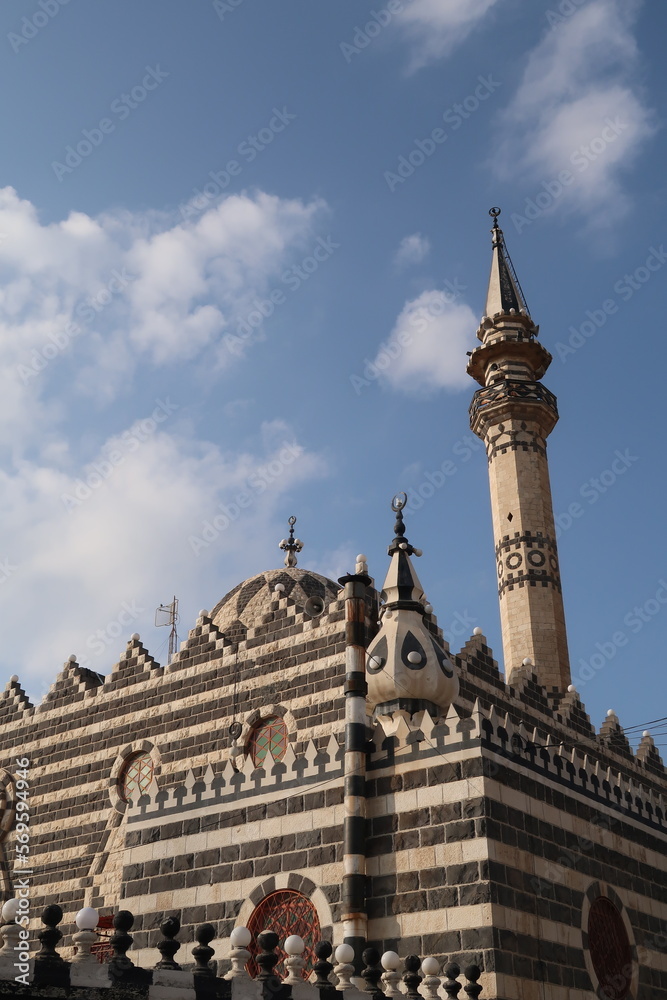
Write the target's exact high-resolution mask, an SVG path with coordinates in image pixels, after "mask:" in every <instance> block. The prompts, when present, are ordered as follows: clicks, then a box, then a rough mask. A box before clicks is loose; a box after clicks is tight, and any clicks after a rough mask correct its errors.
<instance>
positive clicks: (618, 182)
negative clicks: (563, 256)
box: [494, 0, 655, 224]
mask: <svg viewBox="0 0 667 1000" xmlns="http://www.w3.org/2000/svg"><path fill="white" fill-rule="evenodd" d="M639 6H640V4H639V2H635V0H590V2H589V3H588V4H586V6H584V7H582V8H581V9H580V10H579V11H578V12H577V13H575V14H573V15H572V16H570V17H569V18H565V19H562V21H561V22H559V23H557V24H556V25H555V26H554V27H553V28H552V29H551V30H550V31H549V32H548V33H547V34H546V35H545V37H544V38H543V39H542V41H541V42H540V43H539V45H538V46H537V48H536V49H535V50H534V51H533V52H532V53H531V55H530V57H529V59H528V63H527V66H526V69H525V72H524V75H523V79H522V81H521V83H520V84H519V87H518V89H517V91H516V93H515V95H514V97H513V99H512V101H511V103H510V105H509V107H508V108H507V110H506V112H505V114H504V115H503V118H502V122H501V129H502V135H503V141H502V143H501V145H500V147H499V149H498V150H497V151H496V152H497V155H495V156H494V163H495V165H496V168H497V170H498V171H499V173H500V174H501V175H502V176H503V177H506V178H507V177H510V176H515V175H516V172H517V168H518V169H519V171H520V172H522V173H523V174H524V176H526V178H529V179H530V180H531V181H532V182H534V183H535V184H536V188H535V192H531V194H533V200H535V198H536V196H537V194H539V196H540V197H539V199H538V200H537V203H538V205H540V207H542V208H543V210H544V211H552V210H556V209H563V208H565V209H568V210H570V211H572V210H576V211H579V212H582V213H583V214H585V215H586V216H588V218H589V220H590V221H591V222H592V223H593V224H597V223H600V222H601V221H602V219H603V217H605V216H606V215H607V213H608V207H609V203H610V201H612V200H613V201H614V217H615V218H618V215H619V212H621V211H623V210H624V209H626V210H627V208H628V207H629V202H628V200H627V197H626V195H625V193H624V191H623V187H622V180H623V172H624V171H626V170H627V169H628V168H629V167H631V166H632V163H633V161H634V160H635V159H636V157H637V156H638V154H639V153H640V151H641V148H642V145H643V143H644V142H645V140H646V139H647V138H649V137H650V136H651V135H652V134H653V132H654V131H655V126H654V122H653V117H652V113H651V111H650V109H649V108H647V107H646V105H645V104H644V103H643V100H642V95H641V93H640V92H639V90H638V88H637V87H636V86H635V85H633V82H632V79H631V77H632V72H633V70H634V68H635V67H636V64H637V57H638V52H637V43H636V39H635V37H634V35H633V25H634V20H635V17H636V14H637V10H638V8H639ZM562 171H565V172H567V174H568V175H569V177H570V178H571V179H570V180H568V181H567V182H566V183H565V184H560V185H559V184H557V183H556V182H555V179H556V178H557V177H558V175H559V174H560V173H561V172H562Z"/></svg>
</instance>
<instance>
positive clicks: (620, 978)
mask: <svg viewBox="0 0 667 1000" xmlns="http://www.w3.org/2000/svg"><path fill="white" fill-rule="evenodd" d="M588 948H589V951H590V956H591V962H592V963H593V968H594V969H595V974H596V976H597V977H598V981H599V995H600V996H605V997H608V998H609V1000H626V997H627V996H628V994H629V992H630V986H631V983H632V971H633V962H632V946H631V945H630V940H629V938H628V932H627V931H626V929H625V924H624V923H623V917H622V916H621V914H620V913H619V911H618V910H617V908H616V907H615V906H614V904H613V902H612V901H611V899H609V898H608V897H607V896H598V898H597V899H596V900H595V902H594V903H593V904H592V906H591V909H590V913H589V915H588Z"/></svg>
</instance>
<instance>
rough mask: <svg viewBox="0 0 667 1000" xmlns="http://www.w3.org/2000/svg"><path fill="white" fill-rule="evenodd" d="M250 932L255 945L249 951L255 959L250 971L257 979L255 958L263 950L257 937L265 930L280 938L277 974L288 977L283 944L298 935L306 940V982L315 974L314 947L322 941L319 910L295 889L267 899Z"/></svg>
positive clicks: (258, 909) (256, 911)
mask: <svg viewBox="0 0 667 1000" xmlns="http://www.w3.org/2000/svg"><path fill="white" fill-rule="evenodd" d="M248 930H249V931H250V933H251V934H252V942H251V943H250V945H249V946H248V950H249V951H250V954H251V955H252V958H251V959H250V961H249V962H248V972H249V973H250V975H251V976H252V977H253V978H254V977H255V976H256V975H257V973H258V972H259V971H260V970H259V966H258V965H257V961H256V955H257V953H258V952H259V951H260V950H261V949H260V947H259V945H258V943H257V938H258V936H259V935H260V934H261V933H262V931H273V932H274V934H277V935H278V940H279V944H278V947H277V949H276V950H277V952H278V954H279V955H280V962H279V963H278V965H276V968H275V971H276V974H277V975H278V976H281V977H282V976H284V974H285V971H286V970H285V965H284V962H285V957H286V955H285V952H284V951H283V948H282V946H283V944H284V943H285V939H286V938H288V937H289V936H290V934H298V935H299V937H300V938H303V940H304V943H305V945H306V947H305V948H304V952H303V955H302V956H301V957H302V959H303V960H304V962H305V966H304V969H303V978H304V979H307V978H308V976H309V975H310V973H311V972H312V971H313V965H314V963H315V945H316V944H318V943H319V941H320V921H319V920H318V917H317V911H316V909H315V907H314V906H313V904H312V903H311V901H310V900H309V899H307V898H306V896H303V895H302V894H301V893H300V892H295V891H294V889H280V890H278V892H272V893H270V895H268V896H265V897H264V899H263V900H262V902H261V903H260V904H259V905H258V906H257V907H256V908H255V909H254V910H253V912H252V914H251V916H250V920H249V921H248Z"/></svg>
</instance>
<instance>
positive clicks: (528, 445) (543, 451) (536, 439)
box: [486, 421, 547, 464]
mask: <svg viewBox="0 0 667 1000" xmlns="http://www.w3.org/2000/svg"><path fill="white" fill-rule="evenodd" d="M512 451H532V452H535V453H536V454H537V455H541V456H542V457H543V458H546V455H547V442H546V440H545V438H544V435H543V434H542V433H541V432H540V431H539V430H535V429H532V428H530V427H529V426H528V424H526V422H525V421H522V422H521V423H520V424H519V426H518V427H506V426H505V425H504V424H497V425H496V426H495V429H494V430H493V431H489V432H488V434H487V435H486V457H487V460H488V462H489V464H491V462H492V461H493V459H494V458H495V457H496V456H497V455H506V454H507V453H508V452H512Z"/></svg>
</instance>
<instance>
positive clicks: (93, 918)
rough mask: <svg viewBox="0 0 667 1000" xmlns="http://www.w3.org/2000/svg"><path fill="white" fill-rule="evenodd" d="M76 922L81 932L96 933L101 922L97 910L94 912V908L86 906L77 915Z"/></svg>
mask: <svg viewBox="0 0 667 1000" xmlns="http://www.w3.org/2000/svg"><path fill="white" fill-rule="evenodd" d="M75 920H76V926H77V927H78V928H79V930H80V931H94V930H95V928H96V927H97V924H98V922H99V916H98V913H97V910H94V909H93V907H92V906H84V907H83V909H82V910H79V912H78V913H77V915H76V917H75Z"/></svg>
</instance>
